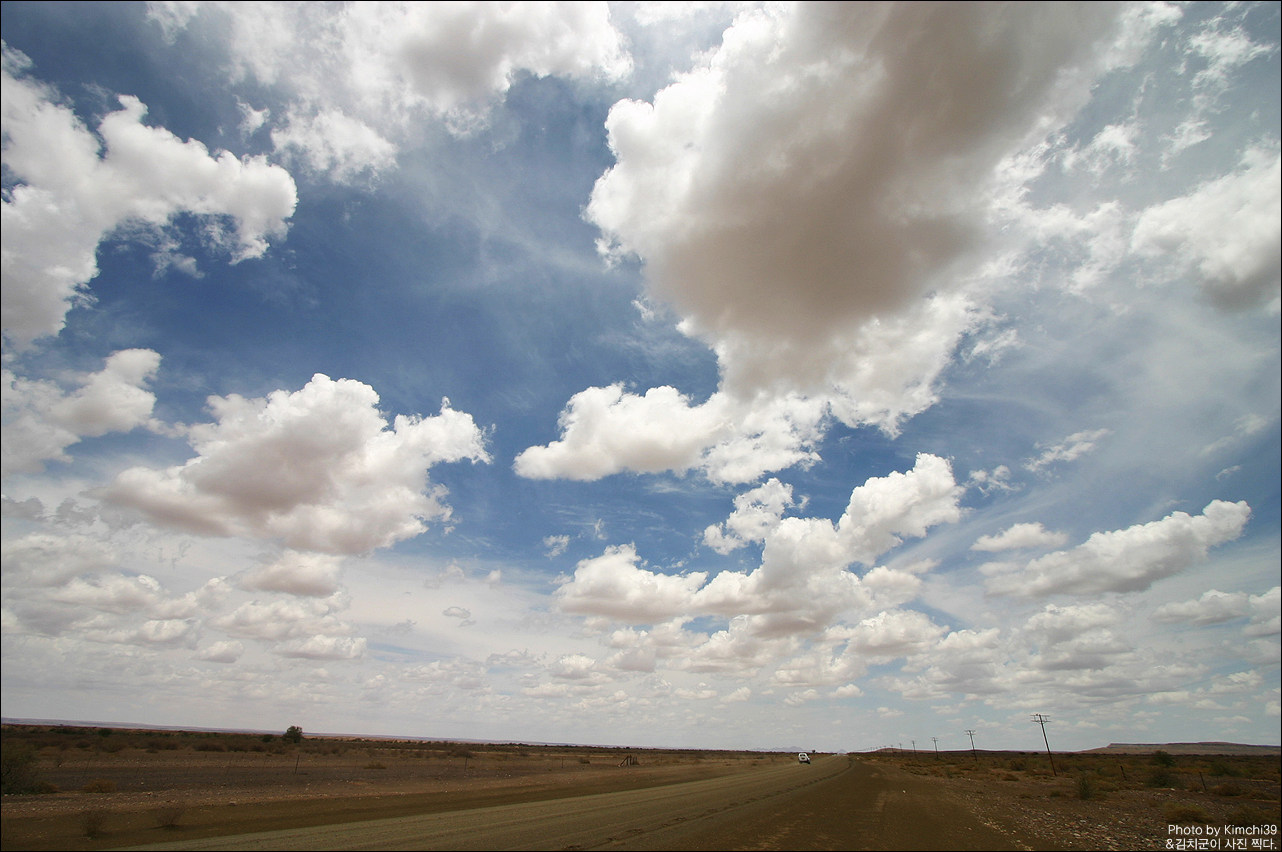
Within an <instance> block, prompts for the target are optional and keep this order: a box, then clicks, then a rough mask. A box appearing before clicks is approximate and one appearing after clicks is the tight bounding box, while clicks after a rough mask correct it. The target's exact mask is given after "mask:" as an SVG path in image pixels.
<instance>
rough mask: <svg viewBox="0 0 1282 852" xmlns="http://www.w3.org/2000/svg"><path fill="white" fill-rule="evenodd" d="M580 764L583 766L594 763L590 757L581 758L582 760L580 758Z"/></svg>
mask: <svg viewBox="0 0 1282 852" xmlns="http://www.w3.org/2000/svg"><path fill="white" fill-rule="evenodd" d="M579 763H582V764H590V763H592V758H590V757H580V758H579Z"/></svg>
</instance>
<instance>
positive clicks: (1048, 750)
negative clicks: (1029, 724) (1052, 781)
mask: <svg viewBox="0 0 1282 852" xmlns="http://www.w3.org/2000/svg"><path fill="white" fill-rule="evenodd" d="M1033 721H1034V722H1036V723H1037V724H1039V725H1041V726H1042V742H1044V743H1046V756H1047V757H1049V758H1050V759H1051V775H1058V774H1059V773H1058V772H1056V771H1055V755H1053V754H1051V742H1050V740H1048V739H1046V723H1047V722H1049V721H1050V719H1048V718H1046V717H1045V716H1043V715H1042V714H1041V713H1034V714H1033Z"/></svg>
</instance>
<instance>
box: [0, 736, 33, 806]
mask: <svg viewBox="0 0 1282 852" xmlns="http://www.w3.org/2000/svg"><path fill="white" fill-rule="evenodd" d="M35 762H36V750H35V749H34V748H32V747H31V745H29V744H28V743H23V742H10V741H9V740H5V741H4V743H3V746H0V792H3V794H4V795H6V796H8V795H11V794H15V793H33V792H35V786H36V784H37V783H38V782H39V779H38V778H37V777H36V767H35Z"/></svg>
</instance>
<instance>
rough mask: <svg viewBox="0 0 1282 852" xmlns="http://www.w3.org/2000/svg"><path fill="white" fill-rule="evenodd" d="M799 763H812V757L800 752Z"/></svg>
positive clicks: (798, 755) (798, 753) (798, 754)
mask: <svg viewBox="0 0 1282 852" xmlns="http://www.w3.org/2000/svg"><path fill="white" fill-rule="evenodd" d="M797 762H798V763H809V762H810V755H808V754H806V753H805V752H804V751H799V752H797Z"/></svg>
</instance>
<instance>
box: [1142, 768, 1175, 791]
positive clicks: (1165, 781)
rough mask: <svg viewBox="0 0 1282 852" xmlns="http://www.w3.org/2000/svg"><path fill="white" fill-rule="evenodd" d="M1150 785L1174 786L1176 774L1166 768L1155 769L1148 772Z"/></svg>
mask: <svg viewBox="0 0 1282 852" xmlns="http://www.w3.org/2000/svg"><path fill="white" fill-rule="evenodd" d="M1148 786H1150V787H1174V786H1175V776H1174V775H1173V774H1172V773H1170V772H1168V771H1167V770H1165V769H1161V768H1158V769H1154V770H1153V771H1152V772H1150V773H1149V774H1148Z"/></svg>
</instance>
